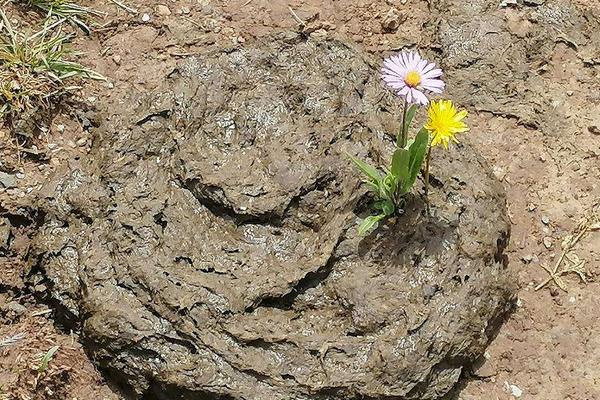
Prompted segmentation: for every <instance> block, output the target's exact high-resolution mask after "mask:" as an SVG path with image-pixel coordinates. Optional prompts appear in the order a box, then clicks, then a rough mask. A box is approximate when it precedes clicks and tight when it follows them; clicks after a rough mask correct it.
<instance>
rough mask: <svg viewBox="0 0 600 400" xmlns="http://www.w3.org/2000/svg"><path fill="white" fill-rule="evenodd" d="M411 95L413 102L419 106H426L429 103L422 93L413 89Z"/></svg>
mask: <svg viewBox="0 0 600 400" xmlns="http://www.w3.org/2000/svg"><path fill="white" fill-rule="evenodd" d="M412 93H413V96H414V98H415V100H416V101H417V102H418V103H419V104H422V105H424V106H426V105H427V104H428V103H429V100H427V96H425V94H424V93H423V92H421V91H420V90H417V89H413V90H412Z"/></svg>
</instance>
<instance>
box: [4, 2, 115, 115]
mask: <svg viewBox="0 0 600 400" xmlns="http://www.w3.org/2000/svg"><path fill="white" fill-rule="evenodd" d="M69 39H70V36H69V35H64V34H61V33H60V32H52V31H51V30H50V29H49V27H48V26H45V27H44V29H42V30H41V31H39V32H37V33H35V34H33V35H25V34H22V33H20V32H17V31H15V30H14V29H13V28H12V26H11V24H10V22H9V20H8V18H7V17H6V15H5V13H4V11H3V10H2V9H0V120H2V121H3V122H6V121H7V120H12V119H14V118H15V117H16V116H18V115H21V114H23V113H25V112H26V111H31V110H35V109H36V108H38V107H42V108H47V107H48V106H49V105H50V102H51V100H52V99H56V98H58V97H59V96H60V95H62V94H65V93H68V92H71V91H73V90H74V89H76V88H77V87H76V86H67V85H66V83H65V82H66V81H70V80H72V79H74V78H89V79H101V80H103V79H104V77H102V76H101V75H100V74H98V73H96V72H94V71H92V70H90V69H88V68H86V67H84V66H82V65H81V64H79V63H77V62H74V61H70V60H68V59H67V58H70V57H74V56H76V55H77V53H75V52H73V51H71V50H70V49H69V47H68V41H69Z"/></svg>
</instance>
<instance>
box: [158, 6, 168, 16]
mask: <svg viewBox="0 0 600 400" xmlns="http://www.w3.org/2000/svg"><path fill="white" fill-rule="evenodd" d="M156 13H157V14H158V15H162V16H163V17H167V16H169V15H171V10H170V9H169V7H167V6H165V5H163V4H159V5H158V6H156Z"/></svg>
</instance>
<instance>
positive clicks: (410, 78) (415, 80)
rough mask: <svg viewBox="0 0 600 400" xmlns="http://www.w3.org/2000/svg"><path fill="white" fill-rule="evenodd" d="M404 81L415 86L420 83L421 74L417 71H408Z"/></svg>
mask: <svg viewBox="0 0 600 400" xmlns="http://www.w3.org/2000/svg"><path fill="white" fill-rule="evenodd" d="M404 83H406V84H407V85H408V86H410V87H413V88H415V87H417V86H419V84H420V83H421V75H420V74H419V73H418V72H417V71H408V74H406V77H405V78H404Z"/></svg>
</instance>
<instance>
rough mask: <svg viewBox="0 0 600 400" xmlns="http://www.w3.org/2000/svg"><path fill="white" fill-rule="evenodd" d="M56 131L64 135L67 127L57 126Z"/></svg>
mask: <svg viewBox="0 0 600 400" xmlns="http://www.w3.org/2000/svg"><path fill="white" fill-rule="evenodd" d="M56 130H57V131H58V133H61V134H62V133H63V132H64V131H65V126H64V125H63V124H58V125H56Z"/></svg>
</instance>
